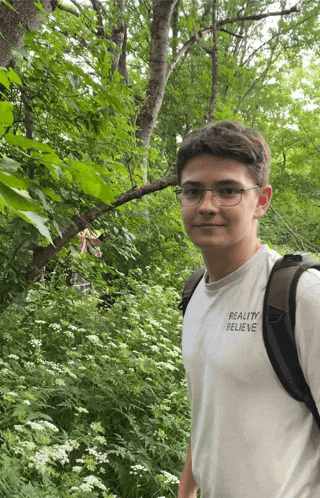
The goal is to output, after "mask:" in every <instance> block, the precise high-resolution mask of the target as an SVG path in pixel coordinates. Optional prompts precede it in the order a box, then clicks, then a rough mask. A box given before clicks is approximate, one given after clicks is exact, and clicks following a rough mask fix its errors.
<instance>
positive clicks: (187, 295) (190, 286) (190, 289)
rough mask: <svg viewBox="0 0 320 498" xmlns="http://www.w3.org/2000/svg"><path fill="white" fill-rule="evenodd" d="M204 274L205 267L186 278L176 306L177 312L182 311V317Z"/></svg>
mask: <svg viewBox="0 0 320 498" xmlns="http://www.w3.org/2000/svg"><path fill="white" fill-rule="evenodd" d="M204 272H205V267H203V268H200V270H197V271H195V272H193V273H192V275H191V276H190V277H189V278H188V280H187V281H186V283H185V286H184V288H183V292H182V299H181V302H180V304H179V306H178V308H179V310H181V311H182V315H183V316H184V314H185V312H186V309H187V306H188V303H189V301H190V299H191V297H192V294H193V293H194V291H195V290H196V287H197V285H198V284H199V282H200V280H201V279H202V277H203V275H204Z"/></svg>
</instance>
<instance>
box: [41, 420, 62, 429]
mask: <svg viewBox="0 0 320 498" xmlns="http://www.w3.org/2000/svg"><path fill="white" fill-rule="evenodd" d="M42 424H43V425H44V426H45V427H46V428H47V429H50V430H51V431H53V432H59V429H58V427H56V426H55V425H54V424H51V423H50V422H47V420H44V421H43V422H42Z"/></svg>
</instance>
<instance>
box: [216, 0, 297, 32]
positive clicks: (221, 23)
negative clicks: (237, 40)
mask: <svg viewBox="0 0 320 498" xmlns="http://www.w3.org/2000/svg"><path fill="white" fill-rule="evenodd" d="M293 12H300V11H299V9H298V4H296V5H294V6H293V7H291V9H286V10H280V11H278V12H266V13H265V14H254V15H251V16H238V17H230V18H229V19H224V20H223V21H219V22H217V29H220V28H221V27H222V26H224V25H225V24H232V23H234V22H238V21H260V19H265V18H266V17H272V16H287V15H288V14H293Z"/></svg>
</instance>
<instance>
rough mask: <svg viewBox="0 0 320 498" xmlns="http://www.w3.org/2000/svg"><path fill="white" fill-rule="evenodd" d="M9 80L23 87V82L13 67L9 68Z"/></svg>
mask: <svg viewBox="0 0 320 498" xmlns="http://www.w3.org/2000/svg"><path fill="white" fill-rule="evenodd" d="M7 75H8V78H9V79H10V80H11V81H13V82H14V83H17V85H22V81H21V79H20V77H19V76H18V75H17V73H16V72H15V71H14V70H13V69H12V67H10V68H9V71H8V73H7Z"/></svg>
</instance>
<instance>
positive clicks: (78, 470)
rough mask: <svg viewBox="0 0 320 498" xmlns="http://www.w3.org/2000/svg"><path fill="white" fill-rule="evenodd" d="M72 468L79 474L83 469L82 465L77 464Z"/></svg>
mask: <svg viewBox="0 0 320 498" xmlns="http://www.w3.org/2000/svg"><path fill="white" fill-rule="evenodd" d="M72 470H73V472H76V473H77V474H79V472H81V470H82V467H78V466H77V465H76V466H75V467H72Z"/></svg>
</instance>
